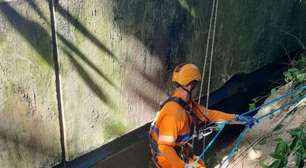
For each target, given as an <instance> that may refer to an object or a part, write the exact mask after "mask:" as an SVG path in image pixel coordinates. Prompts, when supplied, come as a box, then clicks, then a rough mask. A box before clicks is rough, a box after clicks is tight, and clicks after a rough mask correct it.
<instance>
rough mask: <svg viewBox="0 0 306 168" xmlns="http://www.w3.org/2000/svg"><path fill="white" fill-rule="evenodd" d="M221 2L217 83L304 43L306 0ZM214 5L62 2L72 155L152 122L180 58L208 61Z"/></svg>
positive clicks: (142, 0)
mask: <svg viewBox="0 0 306 168" xmlns="http://www.w3.org/2000/svg"><path fill="white" fill-rule="evenodd" d="M219 2H220V3H219V10H218V18H217V27H216V38H215V46H214V47H215V49H214V57H213V70H212V88H211V90H213V89H216V88H218V87H219V86H221V85H222V84H223V83H224V82H225V81H227V80H228V79H229V78H230V77H231V76H232V75H233V74H235V73H241V72H251V71H253V70H255V69H258V68H260V67H261V66H263V65H265V64H267V63H270V62H272V61H274V60H275V59H277V58H279V57H280V56H283V55H284V54H286V53H289V52H291V51H293V50H295V49H297V48H300V47H301V45H300V44H299V42H298V40H297V39H296V38H301V39H303V38H304V35H305V34H303V33H302V31H301V29H299V28H298V26H296V25H295V24H292V23H293V22H296V23H299V20H300V21H302V19H301V18H299V17H297V16H299V14H296V11H297V10H298V9H299V8H305V4H303V3H300V2H299V1H289V0H282V1H276V0H275V1H263V0H261V1H256V2H255V1H244V0H238V1H237V0H230V1H219ZM211 6H212V1H196V0H193V1H186V0H170V1H150V0H131V1H126V0H114V1H111V0H103V1H99V0H93V1H68V0H66V1H65V0H63V1H60V3H59V4H58V6H57V7H56V9H57V10H56V16H57V17H56V20H57V22H58V24H57V30H58V32H59V33H58V39H59V41H60V44H59V47H60V57H61V67H62V69H61V75H62V81H63V98H64V109H65V115H66V121H67V122H66V128H67V130H66V133H67V142H68V152H69V159H73V158H75V157H77V156H80V155H82V154H83V153H86V152H88V151H90V150H92V149H94V148H96V147H98V146H101V145H103V144H105V143H107V142H109V141H110V140H112V139H113V138H115V137H117V136H120V135H121V134H123V133H126V132H127V131H130V130H132V129H134V128H136V127H139V126H140V125H142V124H144V123H146V122H148V121H150V120H151V119H152V117H153V116H154V114H155V111H156V110H158V103H159V102H160V100H162V99H164V98H165V95H166V94H167V91H169V90H170V89H171V87H169V86H170V81H169V75H170V74H171V71H172V69H173V67H174V66H175V65H177V64H179V63H182V62H192V63H195V64H197V65H198V66H199V67H201V68H202V66H203V62H204V55H205V47H206V38H207V34H208V27H209V18H210V12H211ZM299 10H301V9H299ZM207 69H208V68H207ZM206 76H207V73H206ZM205 81H207V77H206V78H205ZM76 116H77V117H76ZM80 130H82V131H80Z"/></svg>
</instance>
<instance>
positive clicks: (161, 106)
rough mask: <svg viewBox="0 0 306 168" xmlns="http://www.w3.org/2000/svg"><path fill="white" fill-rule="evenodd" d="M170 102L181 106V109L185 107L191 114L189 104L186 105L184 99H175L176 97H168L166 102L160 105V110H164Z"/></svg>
mask: <svg viewBox="0 0 306 168" xmlns="http://www.w3.org/2000/svg"><path fill="white" fill-rule="evenodd" d="M169 101H174V102H176V103H177V104H179V105H180V106H181V107H183V108H184V109H185V110H186V111H187V112H188V113H189V114H191V113H190V112H191V109H190V107H189V105H188V103H186V102H185V101H184V100H183V99H181V98H179V97H175V96H171V97H168V99H167V100H165V101H164V102H163V103H162V104H161V105H160V109H162V108H163V107H164V106H165V104H166V103H168V102H169Z"/></svg>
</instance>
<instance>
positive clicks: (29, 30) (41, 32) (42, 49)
mask: <svg viewBox="0 0 306 168" xmlns="http://www.w3.org/2000/svg"><path fill="white" fill-rule="evenodd" d="M27 3H28V4H29V5H30V6H31V7H32V9H33V10H34V11H35V12H36V13H37V14H38V15H39V16H40V17H42V18H43V19H44V21H45V22H46V23H47V24H48V25H50V26H51V24H50V23H49V21H48V20H47V18H46V17H45V16H44V15H43V12H42V11H41V10H40V9H39V8H38V6H37V4H36V3H35V2H34V1H33V0H29V1H27ZM0 12H2V13H3V14H4V16H5V17H6V18H7V20H8V21H9V22H10V24H11V25H12V27H13V28H14V29H15V30H17V31H18V32H19V33H20V34H21V35H22V37H23V38H24V39H25V40H26V41H27V42H29V44H31V46H32V47H33V48H34V49H35V50H36V51H37V52H38V54H39V55H40V56H42V57H43V58H44V59H45V60H46V61H47V62H48V63H49V64H51V65H53V60H52V55H51V53H52V51H51V44H52V43H51V36H50V34H49V33H48V31H47V30H45V29H44V28H43V27H42V26H40V25H39V24H37V23H35V22H33V21H31V20H28V19H27V18H25V17H24V16H22V15H21V14H19V13H18V12H17V11H16V10H15V9H14V8H13V7H11V6H10V5H9V4H8V3H2V4H0ZM57 36H58V37H59V39H60V40H61V41H62V42H63V44H64V45H65V46H66V47H67V48H68V49H69V50H70V51H73V52H74V53H75V55H76V56H78V57H79V58H80V59H82V60H83V61H84V62H85V63H86V64H87V65H89V66H90V67H91V68H92V69H93V70H94V71H95V72H96V73H97V74H99V75H100V76H101V77H102V78H103V79H104V80H105V81H106V82H107V83H108V84H110V85H111V86H112V87H114V88H116V89H118V88H117V86H116V85H115V83H114V82H113V81H112V80H111V79H110V78H108V77H107V76H106V75H105V74H104V73H103V72H102V71H101V70H100V69H99V68H98V67H97V66H96V65H94V63H93V62H92V61H90V60H89V59H88V58H87V57H86V55H85V54H84V53H82V52H81V51H80V50H79V49H78V48H77V47H76V46H75V45H73V43H71V42H70V41H68V40H67V39H66V38H65V37H64V36H62V35H61V34H59V33H57ZM35 37H40V38H42V39H43V40H36V39H35ZM64 52H65V53H66V54H67V56H68V57H69V58H70V60H71V61H72V63H73V65H74V66H75V67H76V69H77V71H78V73H79V74H80V76H81V77H82V79H83V80H84V82H86V83H87V84H88V86H89V88H90V89H91V90H92V91H93V92H94V93H95V94H96V95H97V96H98V97H99V98H100V100H101V101H103V102H105V103H106V104H107V105H109V104H110V103H111V102H110V100H108V98H107V96H106V95H105V93H104V91H103V89H102V88H100V87H98V85H97V84H96V83H95V82H94V80H93V79H92V78H91V77H90V76H89V74H88V73H87V72H86V71H85V70H84V68H83V67H82V65H81V64H77V62H75V60H76V59H72V58H74V57H71V56H72V54H71V53H70V52H67V50H65V51H64ZM45 56H48V57H45ZM73 61H74V62H73ZM78 68H80V69H78Z"/></svg>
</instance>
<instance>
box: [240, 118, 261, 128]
mask: <svg viewBox="0 0 306 168" xmlns="http://www.w3.org/2000/svg"><path fill="white" fill-rule="evenodd" d="M237 121H239V122H241V123H242V124H244V125H246V126H247V127H249V128H252V127H253V126H254V125H255V122H256V120H255V119H254V118H253V117H251V116H243V115H238V116H237Z"/></svg>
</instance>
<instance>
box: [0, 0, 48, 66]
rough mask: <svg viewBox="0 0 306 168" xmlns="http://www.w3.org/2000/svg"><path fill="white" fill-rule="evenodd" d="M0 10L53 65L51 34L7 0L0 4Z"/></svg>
mask: <svg viewBox="0 0 306 168" xmlns="http://www.w3.org/2000/svg"><path fill="white" fill-rule="evenodd" d="M0 12H1V13H2V15H3V16H5V18H6V20H7V21H8V22H9V23H10V25H11V26H12V27H13V28H14V29H15V30H16V31H17V32H18V33H19V34H20V35H21V36H22V37H23V38H24V39H25V40H26V41H27V42H28V43H29V44H30V45H31V46H32V47H33V48H34V49H35V51H36V52H37V53H38V54H39V55H40V56H41V57H42V58H43V59H44V61H46V63H48V65H49V66H52V65H53V60H52V59H53V58H52V54H51V53H52V48H51V44H52V43H51V35H50V33H48V31H46V30H45V29H44V28H43V27H42V26H41V25H39V24H38V23H36V22H34V21H32V20H29V19H27V18H26V17H24V16H22V15H20V14H19V13H18V12H17V11H16V10H15V9H14V8H13V7H11V6H10V5H9V4H8V3H7V2H3V3H1V4H0Z"/></svg>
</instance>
